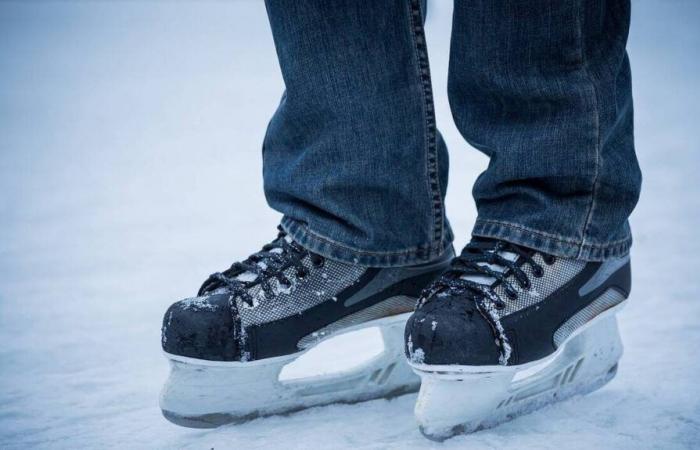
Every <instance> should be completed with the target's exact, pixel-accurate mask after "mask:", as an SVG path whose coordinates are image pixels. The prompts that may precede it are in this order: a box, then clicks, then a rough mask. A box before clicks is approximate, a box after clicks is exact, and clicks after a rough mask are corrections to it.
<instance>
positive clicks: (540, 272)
mask: <svg viewBox="0 0 700 450" xmlns="http://www.w3.org/2000/svg"><path fill="white" fill-rule="evenodd" d="M532 275H534V276H535V278H542V277H543V276H544V269H543V268H542V266H534V267H533V268H532Z"/></svg>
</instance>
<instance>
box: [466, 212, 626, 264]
mask: <svg viewBox="0 0 700 450" xmlns="http://www.w3.org/2000/svg"><path fill="white" fill-rule="evenodd" d="M472 235H473V236H479V237H487V238H494V239H501V240H504V241H506V242H510V243H513V244H517V245H522V246H523V247H528V248H532V249H534V250H538V251H541V252H544V253H548V254H550V255H555V256H559V257H562V258H575V259H580V260H584V261H603V260H606V259H609V258H616V257H620V256H624V255H626V254H627V253H629V250H630V247H631V246H632V236H631V235H629V234H628V236H627V237H626V238H625V239H622V240H618V241H613V242H608V243H604V244H591V243H588V242H585V241H581V240H579V239H570V238H567V237H565V236H561V235H556V234H552V233H547V232H544V231H540V230H535V229H533V228H530V227H527V226H524V225H519V224H516V223H511V222H504V221H500V220H489V219H481V218H480V219H477V220H476V223H475V224H474V229H473V230H472Z"/></svg>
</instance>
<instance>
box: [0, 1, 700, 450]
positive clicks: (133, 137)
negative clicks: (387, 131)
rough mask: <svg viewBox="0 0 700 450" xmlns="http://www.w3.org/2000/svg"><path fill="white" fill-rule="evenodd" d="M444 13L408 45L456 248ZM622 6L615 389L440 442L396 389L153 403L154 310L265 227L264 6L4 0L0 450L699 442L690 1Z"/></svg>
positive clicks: (267, 47)
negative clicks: (424, 69)
mask: <svg viewBox="0 0 700 450" xmlns="http://www.w3.org/2000/svg"><path fill="white" fill-rule="evenodd" d="M449 4H450V2H447V1H443V0H434V1H432V3H431V7H430V15H429V19H428V24H427V34H428V39H429V47H430V57H431V62H432V71H433V78H434V80H433V82H434V86H435V89H436V92H437V93H438V95H437V102H438V103H437V114H438V123H439V125H440V127H441V130H442V132H443V134H444V136H445V138H446V140H447V143H448V146H449V148H450V151H451V161H452V164H451V173H450V182H451V184H450V188H449V193H448V197H447V209H448V214H449V217H450V219H451V221H452V224H453V226H454V229H455V232H456V235H457V236H458V239H457V241H456V245H457V246H458V247H461V246H462V245H464V243H465V242H466V240H467V236H468V232H469V229H470V226H471V223H472V222H473V220H474V218H475V209H474V207H473V202H472V200H471V196H470V189H471V183H472V182H473V181H474V179H475V178H476V176H477V174H478V173H479V172H480V171H481V170H483V169H484V167H485V165H486V158H485V157H484V156H482V155H481V154H479V153H478V152H477V151H476V150H474V149H471V148H469V147H468V146H467V144H465V142H464V141H463V140H462V139H461V137H460V136H459V134H458V133H457V131H456V129H455V128H454V126H453V124H452V122H451V117H450V114H449V108H448V105H447V99H446V95H445V91H446V88H445V85H446V67H447V47H448V44H449V19H450V15H451V11H450V6H449ZM633 5H634V8H633V23H632V31H631V36H630V46H629V51H630V57H631V60H632V67H633V80H634V81H633V82H634V92H635V107H636V111H635V112H636V136H637V150H638V154H639V159H640V162H641V165H642V170H643V172H644V187H643V192H642V198H641V202H640V204H639V206H638V207H637V210H636V211H635V213H634V215H633V217H632V226H633V230H634V232H635V239H636V241H635V246H634V248H633V259H632V264H633V276H634V283H633V292H632V296H631V301H630V302H629V306H628V307H627V308H626V309H625V310H624V311H623V313H622V314H621V316H620V319H621V331H622V335H623V339H624V342H625V345H626V353H625V356H624V357H623V360H622V363H621V366H620V370H619V373H618V376H617V378H616V379H614V380H613V381H612V382H611V383H610V384H609V385H608V386H606V387H605V388H604V389H602V390H600V391H598V392H596V393H594V394H592V395H590V396H587V397H579V398H575V399H574V400H572V401H568V402H566V403H561V404H558V405H555V406H551V407H547V408H545V409H544V410H541V411H539V412H537V413H534V414H531V415H529V416H525V417H522V418H519V419H517V420H515V421H513V422H510V423H508V424H506V425H503V426H500V427H498V428H495V429H491V430H487V431H482V432H479V433H476V434H473V435H470V436H462V437H457V438H454V439H452V440H450V441H447V442H445V443H444V444H442V445H439V444H435V443H432V442H429V441H427V440H425V439H424V438H423V437H422V436H421V435H420V434H419V432H418V430H417V428H416V426H415V423H414V419H413V415H412V409H413V403H414V401H415V395H409V396H404V397H400V398H397V399H394V400H390V401H386V400H379V401H373V402H369V403H364V404H357V405H338V406H329V407H321V408H315V409H312V410H307V411H304V412H301V413H296V414H292V415H290V416H287V417H276V418H268V419H259V420H255V421H252V422H249V423H246V424H244V425H239V426H231V427H224V428H220V429H216V430H209V431H207V430H205V431H202V430H191V429H185V428H179V427H176V426H174V425H172V424H170V423H169V422H167V421H165V420H164V419H163V418H162V416H161V414H160V410H159V408H158V403H157V401H158V392H159V389H160V386H161V383H162V382H163V380H164V379H165V376H166V373H167V365H166V361H165V359H164V358H163V357H162V355H161V353H160V325H161V315H162V313H163V312H164V310H165V308H166V307H167V306H168V305H169V304H170V303H171V302H172V301H175V300H177V299H179V298H182V297H186V296H189V295H192V294H194V293H195V291H196V289H197V288H198V287H199V285H200V283H201V282H202V281H203V279H204V278H206V276H207V275H208V274H209V273H211V272H214V271H216V270H221V269H224V268H226V267H228V265H230V264H231V263H232V262H233V261H234V260H237V259H243V258H245V257H246V256H247V255H248V254H249V253H252V252H254V251H257V250H258V249H259V247H260V246H262V244H264V243H265V242H267V241H269V240H270V239H271V238H272V237H273V236H274V234H275V226H276V224H277V221H278V220H279V217H278V214H277V213H275V212H274V211H271V210H270V209H269V208H268V207H267V205H266V204H265V200H264V196H263V192H262V176H261V158H260V148H261V142H262V137H263V134H264V131H265V127H266V125H267V121H268V119H269V117H270V115H271V114H272V112H273V111H274V109H275V107H276V105H277V102H278V100H279V97H280V95H281V93H282V89H283V86H282V81H281V76H280V74H279V69H278V67H277V61H276V57H275V51H274V48H273V44H272V39H271V36H270V33H269V26H268V24H267V19H266V16H265V9H264V5H263V3H262V2H259V1H256V2H165V1H158V2H155V1H154V2H145V1H129V2H127V1H124V2H121V1H120V2H54V1H52V2H31V1H18V2H8V1H3V2H1V3H0V448H18V449H19V448H22V449H24V448H28V447H40V448H66V449H75V448H124V449H127V448H128V449H138V448H148V449H153V448H192V449H209V448H217V449H218V448H245V449H248V450H252V449H258V448H266V447H275V448H280V447H283V448H286V449H293V448H324V449H326V448H327V449H331V448H377V449H378V448H402V449H405V448H428V447H431V446H432V447H435V448H465V447H469V448H503V447H512V448H525V447H537V448H552V449H560V448H635V449H643V448H664V449H671V448H692V447H695V448H697V446H698V442H699V441H700V377H699V376H698V373H699V372H700V351H699V349H700V281H699V280H700V239H698V234H699V233H700V200H699V198H700V87H699V86H698V84H699V83H698V80H700V58H699V57H698V55H700V26H699V25H700V3H698V2H697V1H694V0H687V1H672V0H637V1H635V2H634V4H633ZM374 337H375V336H374V335H373V334H371V333H366V334H365V340H364V341H363V342H362V344H363V345H365V346H366V347H367V348H371V347H372V346H373V345H375V344H376V342H375V341H374V340H373V338H374ZM353 350H354V351H355V353H357V352H358V351H359V349H357V348H355V349H353ZM337 353H346V352H345V351H343V352H341V351H337V350H336V351H327V352H326V353H325V354H322V355H320V356H323V357H324V358H325V359H324V360H322V361H321V362H322V363H323V362H325V364H326V365H333V364H335V362H336V359H335V358H336V356H335V355H336V354H337ZM340 362H343V361H340ZM344 362H346V363H349V361H344ZM307 369H308V370H310V369H309V368H307ZM252 395H254V393H252Z"/></svg>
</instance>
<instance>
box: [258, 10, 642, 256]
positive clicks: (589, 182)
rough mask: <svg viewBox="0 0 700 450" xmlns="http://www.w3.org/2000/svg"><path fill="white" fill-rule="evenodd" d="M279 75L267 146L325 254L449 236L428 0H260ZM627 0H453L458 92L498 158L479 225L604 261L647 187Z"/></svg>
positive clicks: (277, 186)
mask: <svg viewBox="0 0 700 450" xmlns="http://www.w3.org/2000/svg"><path fill="white" fill-rule="evenodd" d="M266 5H267V8H268V16H269V18H270V23H271V26H272V32H273V37H274V40H275V45H276V48H277V53H278V57H279V62H280V66H281V69H282V75H283V78H284V82H285V86H286V91H285V93H284V95H283V97H282V101H281V103H280V105H279V107H278V109H277V111H276V112H275V114H274V116H273V118H272V120H271V121H270V124H269V127H268V130H267V134H266V137H265V142H264V146H263V161H264V180H265V194H266V197H267V200H268V203H269V204H270V205H271V206H272V207H273V208H274V209H276V210H278V211H280V212H282V213H283V215H284V217H283V219H282V226H283V227H284V228H285V229H286V230H287V232H289V233H290V235H291V236H292V237H293V238H294V239H296V240H297V241H298V242H299V243H301V244H302V245H304V246H305V247H307V248H309V249H311V250H313V251H315V252H318V253H320V254H322V255H324V256H327V257H330V258H334V259H338V260H342V261H349V262H356V263H359V264H363V265H369V266H398V265H408V264H415V263H419V262H425V261H430V260H433V259H436V258H437V257H439V256H440V255H441V254H442V253H443V252H444V251H445V250H446V249H447V248H448V247H449V246H450V245H451V241H452V238H453V236H452V232H451V230H450V227H449V223H448V221H447V218H446V216H445V207H444V197H445V191H446V187H447V173H448V155H447V149H446V147H445V144H444V142H443V140H442V138H441V136H440V134H439V132H438V131H437V129H436V124H435V114H434V109H433V92H432V87H431V81H430V70H429V66H428V55H427V48H426V44H425V34H424V31H423V26H422V13H421V11H422V10H423V9H424V7H422V5H421V3H420V1H419V0H385V1H378V2H365V1H361V0H332V1H325V0H296V1H283V0H266ZM629 8H630V7H629V0H609V1H606V2H601V1H598V0H570V1H558V0H527V1H525V0H458V1H456V2H455V11H454V22H453V36H452V46H451V54H450V69H449V72H450V73H449V89H448V91H449V92H448V94H449V99H450V105H451V107H452V112H453V116H454V119H455V122H456V124H457V126H458V128H459V130H460V131H461V132H462V134H463V135H464V137H465V138H466V139H467V140H468V141H469V143H471V144H472V145H473V146H474V147H476V148H478V149H479V150H481V151H483V152H484V153H486V154H487V155H488V156H489V157H490V164H489V166H488V169H487V170H486V171H484V172H483V173H482V174H481V175H480V176H479V178H478V180H477V182H476V184H475V186H474V198H475V200H476V204H477V209H478V213H479V214H478V219H477V223H476V225H475V227H474V230H473V234H474V235H479V236H486V237H497V238H501V239H504V240H507V241H511V242H514V243H517V244H521V245H524V246H528V247H532V248H536V249H539V250H542V251H545V252H548V253H552V254H555V255H559V256H564V257H576V258H580V259H586V260H602V259H605V258H608V257H613V256H619V255H621V254H624V253H626V252H627V251H628V250H629V247H630V245H631V234H630V230H629V225H628V222H627V218H628V216H629V214H630V213H631V211H632V209H633V208H634V206H635V204H636V202H637V198H638V196H639V191H640V185H641V175H640V171H639V167H638V164H637V160H636V157H635V154H634V141H633V130H632V97H631V84H630V70H629V62H628V59H627V53H626V51H625V45H626V39H627V32H628V29H629Z"/></svg>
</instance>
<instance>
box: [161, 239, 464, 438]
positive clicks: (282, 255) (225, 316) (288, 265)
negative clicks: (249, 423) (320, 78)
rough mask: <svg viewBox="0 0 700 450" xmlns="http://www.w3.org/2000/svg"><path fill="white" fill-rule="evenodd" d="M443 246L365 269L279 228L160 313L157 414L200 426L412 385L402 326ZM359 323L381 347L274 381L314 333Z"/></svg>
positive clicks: (436, 270) (315, 338)
mask: <svg viewBox="0 0 700 450" xmlns="http://www.w3.org/2000/svg"><path fill="white" fill-rule="evenodd" d="M447 253H448V254H446V255H445V256H444V257H443V258H442V259H441V260H439V261H436V262H433V263H428V264H424V265H417V266H411V267H401V268H368V267H362V266H358V265H353V264H346V263H341V262H337V261H333V260H330V259H326V258H323V257H321V256H320V255H317V254H314V253H312V252H309V251H307V250H305V249H304V248H302V247H301V246H300V245H298V244H297V243H296V242H294V241H293V240H292V239H291V238H290V237H289V236H288V235H286V234H285V233H284V232H283V231H281V230H280V233H279V235H278V237H277V238H276V239H275V240H274V241H273V242H271V243H270V244H267V245H265V246H264V247H263V249H262V250H261V251H259V252H258V253H255V254H253V255H252V256H250V257H249V258H248V259H247V260H245V261H243V262H240V263H235V264H233V265H232V266H231V268H229V269H228V270H226V271H224V272H222V273H216V274H213V275H211V276H210V277H209V278H208V279H207V280H206V281H205V282H204V284H203V285H202V287H201V288H200V290H199V292H198V294H197V296H196V297H194V298H190V299H185V300H182V301H179V302H177V303H175V304H173V305H172V306H171V307H170V308H169V309H168V311H167V312H166V313H165V317H164V319H163V330H162V345H163V350H164V351H165V356H166V357H167V358H168V360H169V362H170V375H169V377H168V380H167V381H166V384H165V386H164V388H163V390H162V393H161V398H160V406H161V409H162V411H163V415H164V416H165V417H166V418H167V419H168V420H170V421H171V422H174V423H176V424H179V425H183V426H189V427H198V428H209V427H215V426H218V425H222V424H225V423H232V422H241V421H245V420H249V419H253V418H256V417H259V416H265V415H272V414H279V413H285V412H291V411H296V410H300V409H303V408H308V407H311V406H317V405H324V404H330V403H336V402H342V403H351V402H359V401H364V400H370V399H375V398H380V397H390V396H395V395H400V394H403V393H408V392H415V391H416V390H418V386H419V383H420V380H419V378H418V377H417V376H416V375H415V374H414V373H413V372H412V370H411V369H410V368H409V366H408V365H407V364H406V361H405V357H404V355H403V332H404V328H405V324H406V319H407V318H408V316H409V315H410V313H411V312H412V311H413V308H414V307H415V303H416V299H417V298H418V296H419V294H420V292H421V291H422V289H424V288H425V287H426V286H427V285H428V284H429V283H430V282H432V281H433V280H434V279H435V278H436V277H437V276H438V275H439V274H440V273H441V272H442V271H443V270H444V269H445V268H447V267H448V266H449V262H450V259H451V258H452V257H454V252H453V251H452V250H450V251H449V252H447ZM363 327H377V328H379V329H380V330H381V333H382V337H383V340H384V352H383V353H382V354H380V355H378V356H377V357H375V358H372V359H370V360H369V361H367V362H366V363H364V364H362V365H360V366H359V367H357V368H354V369H352V370H348V371H344V372H343V371H341V372H339V373H334V374H329V375H317V376H315V377H309V378H306V379H295V380H280V377H279V375H280V372H281V371H282V369H283V368H284V366H286V365H287V364H289V363H291V362H293V361H294V360H295V359H297V358H298V357H299V356H300V355H302V354H303V353H305V352H306V351H308V350H310V349H311V348H313V347H314V346H316V345H317V344H318V343H319V342H321V341H322V340H324V339H327V338H331V337H333V336H336V335H338V334H341V333H345V332H347V331H350V330H355V329H359V328H363Z"/></svg>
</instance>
